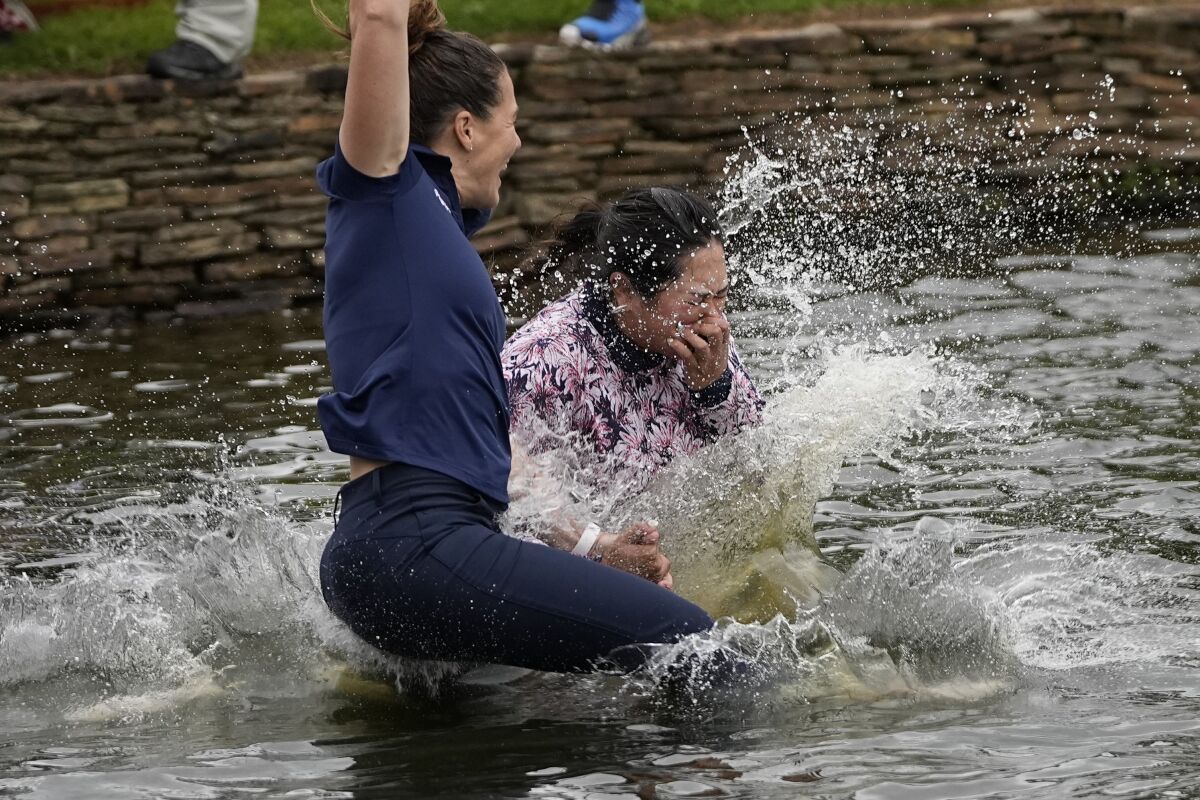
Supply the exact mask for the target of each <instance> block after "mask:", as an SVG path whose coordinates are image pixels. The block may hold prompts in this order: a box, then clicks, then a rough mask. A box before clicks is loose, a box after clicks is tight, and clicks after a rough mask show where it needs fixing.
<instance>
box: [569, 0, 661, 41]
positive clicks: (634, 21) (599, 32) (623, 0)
mask: <svg viewBox="0 0 1200 800" xmlns="http://www.w3.org/2000/svg"><path fill="white" fill-rule="evenodd" d="M558 38H559V39H560V40H561V41H562V43H563V44H565V45H568V46H570V47H587V48H591V49H595V50H624V49H626V48H630V47H634V46H637V45H641V44H645V43H646V42H648V41H650V32H649V31H648V30H647V29H646V9H645V8H643V7H642V3H641V0H593V2H592V7H591V8H590V9H588V12H587V14H585V15H583V16H582V17H580V18H579V19H577V20H575V21H574V22H568V23H567V24H566V25H563V26H562V29H561V30H559V32H558Z"/></svg>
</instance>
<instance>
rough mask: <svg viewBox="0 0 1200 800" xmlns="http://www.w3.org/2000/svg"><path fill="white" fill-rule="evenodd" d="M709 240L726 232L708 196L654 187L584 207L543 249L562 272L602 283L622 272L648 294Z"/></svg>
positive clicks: (663, 284)
mask: <svg viewBox="0 0 1200 800" xmlns="http://www.w3.org/2000/svg"><path fill="white" fill-rule="evenodd" d="M712 242H718V243H723V242H724V235H723V234H722V232H721V224H720V222H719V221H718V220H717V214H716V212H715V211H713V208H712V206H711V205H709V203H708V201H707V200H705V199H704V198H703V197H701V196H699V195H697V194H694V193H692V192H688V191H685V190H683V189H673V188H657V187H656V188H653V189H634V190H632V191H629V192H626V193H625V194H624V195H622V196H621V197H619V198H618V199H616V200H614V201H613V202H611V203H606V204H604V205H592V206H589V207H586V208H584V209H583V210H581V211H580V212H579V213H578V214H576V215H575V218H574V219H572V220H571V221H570V222H567V223H566V224H565V225H562V226H560V227H559V229H558V231H557V232H556V235H555V238H554V239H553V240H552V241H551V242H550V243H549V245H548V247H547V250H546V255H547V258H548V259H549V261H550V263H551V264H552V265H553V266H554V267H556V268H557V269H559V270H561V271H562V272H563V273H565V274H567V275H572V276H574V277H575V278H576V279H577V280H583V281H585V282H588V281H590V282H591V283H593V284H594V285H603V286H604V287H605V288H606V287H607V283H608V279H609V277H610V276H611V275H612V274H613V273H615V272H621V273H624V274H625V275H626V276H627V277H628V278H629V282H630V283H632V284H633V288H634V289H635V290H637V293H638V294H639V295H641V296H642V297H643V298H644V299H646V300H652V299H654V297H655V296H657V295H658V293H659V292H661V291H662V290H663V289H664V288H666V286H667V285H668V284H670V283H671V282H672V281H675V280H676V279H678V278H679V276H680V275H681V274H683V264H682V259H683V257H684V256H689V255H691V254H692V253H694V252H696V251H697V250H699V249H700V248H702V247H705V246H707V245H709V244H711V243H712Z"/></svg>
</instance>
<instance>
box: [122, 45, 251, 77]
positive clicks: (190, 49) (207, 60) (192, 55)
mask: <svg viewBox="0 0 1200 800" xmlns="http://www.w3.org/2000/svg"><path fill="white" fill-rule="evenodd" d="M146 72H148V73H149V74H150V75H151V76H153V77H155V78H170V79H171V80H176V81H230V80H234V79H235V78H240V77H242V66H241V65H240V64H227V63H225V62H224V61H222V60H221V59H219V58H217V57H216V56H215V55H213V53H212V52H211V51H210V50H209V49H208V48H207V47H204V46H202V45H198V44H196V43H195V42H189V41H188V40H187V39H176V40H175V41H174V42H173V43H172V44H171V46H170V47H167V48H164V49H162V50H159V51H157V52H154V53H151V54H150V59H149V60H148V61H147V62H146Z"/></svg>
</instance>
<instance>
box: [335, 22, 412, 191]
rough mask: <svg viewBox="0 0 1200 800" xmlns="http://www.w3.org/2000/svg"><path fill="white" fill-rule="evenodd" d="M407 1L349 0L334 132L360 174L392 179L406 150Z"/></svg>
mask: <svg viewBox="0 0 1200 800" xmlns="http://www.w3.org/2000/svg"><path fill="white" fill-rule="evenodd" d="M408 12H409V0H350V69H349V73H348V75H347V80H346V105H345V112H344V114H343V116H342V126H341V130H340V132H339V134H338V140H339V143H340V144H341V148H342V154H343V155H344V156H345V157H346V160H347V161H348V162H349V163H350V165H351V166H353V167H354V168H355V169H357V170H358V171H359V172H362V173H363V174H366V175H370V176H372V177H377V178H378V177H384V176H387V175H393V174H395V173H396V172H397V171H398V170H399V169H400V164H401V163H403V161H404V155H405V153H406V152H407V151H408V134H409V120H408V113H409V84H408Z"/></svg>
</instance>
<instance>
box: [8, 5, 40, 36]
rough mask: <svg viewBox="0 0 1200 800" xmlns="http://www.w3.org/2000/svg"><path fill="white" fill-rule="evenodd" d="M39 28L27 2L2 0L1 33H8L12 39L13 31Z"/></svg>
mask: <svg viewBox="0 0 1200 800" xmlns="http://www.w3.org/2000/svg"><path fill="white" fill-rule="evenodd" d="M37 29H38V24H37V19H35V18H34V16H33V13H32V12H31V11H30V10H29V7H28V6H26V5H25V3H23V2H22V1H21V0H0V33H5V34H8V38H9V39H11V38H12V34H13V33H17V32H26V31H36V30H37Z"/></svg>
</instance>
